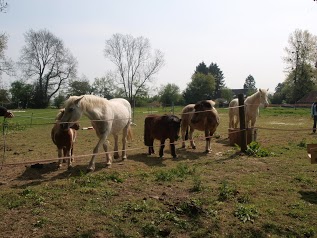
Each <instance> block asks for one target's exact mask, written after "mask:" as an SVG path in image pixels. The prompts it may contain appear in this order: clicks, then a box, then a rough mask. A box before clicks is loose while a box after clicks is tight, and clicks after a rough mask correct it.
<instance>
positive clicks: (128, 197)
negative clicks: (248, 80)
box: [0, 107, 317, 238]
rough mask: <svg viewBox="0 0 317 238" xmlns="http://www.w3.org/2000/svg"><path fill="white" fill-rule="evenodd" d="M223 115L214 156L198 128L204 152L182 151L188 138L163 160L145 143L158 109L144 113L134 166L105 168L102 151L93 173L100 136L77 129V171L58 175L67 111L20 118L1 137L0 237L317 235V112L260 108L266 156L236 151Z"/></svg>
mask: <svg viewBox="0 0 317 238" xmlns="http://www.w3.org/2000/svg"><path fill="white" fill-rule="evenodd" d="M181 109H182V108H176V109H175V115H178V116H179V114H180V112H181ZM155 110H158V111H157V112H154V113H158V114H163V113H164V110H163V109H155ZM217 110H218V112H219V117H220V125H219V127H218V129H217V131H216V133H215V134H216V136H214V137H213V138H212V140H211V148H212V152H211V153H210V154H205V153H203V152H204V151H205V141H204V139H203V134H204V133H203V132H199V131H195V133H194V139H195V142H196V146H197V148H196V150H193V149H191V148H189V143H186V144H187V148H186V149H181V141H180V140H179V141H177V145H176V151H177V154H178V159H173V158H172V156H171V155H170V154H171V153H170V151H169V149H168V148H169V147H168V141H166V146H165V150H166V151H165V153H164V154H165V158H164V159H160V158H158V157H159V156H158V153H156V154H155V155H151V156H148V155H147V147H146V146H145V145H144V144H143V127H144V118H145V116H146V115H147V113H153V111H147V109H146V108H137V109H135V114H134V123H135V124H136V126H134V127H132V129H133V134H134V139H133V140H132V141H131V142H128V147H127V150H128V151H127V156H128V158H127V160H125V161H124V162H122V161H121V160H117V161H116V160H114V162H113V164H112V167H111V168H106V166H105V154H102V152H101V150H100V152H101V154H100V155H98V156H97V159H96V169H95V171H94V172H92V173H86V168H87V165H88V162H89V161H90V158H91V153H92V150H93V147H94V146H95V144H96V142H97V140H98V139H97V137H96V135H95V132H94V131H93V130H79V131H78V136H77V141H76V143H75V146H74V155H75V162H74V163H73V166H74V167H73V168H72V169H71V170H67V166H66V164H64V165H63V166H62V168H61V169H57V150H56V146H55V145H54V144H53V143H52V141H51V138H50V131H51V128H52V126H53V124H52V123H53V122H54V118H55V115H56V114H57V111H58V110H57V109H55V110H53V109H47V110H27V111H26V112H15V113H14V114H15V116H16V117H15V118H13V119H9V120H7V121H8V122H9V125H8V127H9V130H8V133H7V134H6V135H5V136H3V135H1V136H2V139H1V144H0V148H1V151H2V152H3V155H4V156H1V164H2V163H3V164H4V165H3V166H2V169H1V170H0V215H1V219H0V237H16V238H17V237H47V238H48V237H52V238H57V237H69V238H71V237H72V238H73V237H78V238H79V237H80V238H88V237H317V164H310V163H309V162H308V158H307V153H306V144H308V143H317V134H311V131H312V130H311V128H312V123H313V122H312V119H311V118H310V111H309V110H310V109H296V110H295V109H292V108H274V107H269V108H266V109H263V108H261V109H260V117H259V118H258V121H257V123H256V126H257V127H260V128H259V129H258V135H257V141H258V142H259V145H260V147H261V148H263V149H265V150H267V151H268V152H269V156H266V157H255V156H248V155H246V154H240V153H238V152H239V149H237V148H236V147H234V146H229V145H228V144H229V141H228V123H229V120H228V109H217ZM30 115H32V117H31V116H30ZM80 126H81V128H82V127H88V126H90V122H89V120H88V119H87V118H85V117H83V118H82V119H81V121H80ZM109 140H110V145H111V146H110V150H111V148H113V147H112V146H113V138H112V137H110V138H109ZM119 142H121V139H119ZM4 145H6V150H5V152H4ZM155 146H157V147H156V151H159V150H158V146H159V142H158V141H155ZM119 148H121V143H120V144H119ZM42 160H43V161H42ZM44 160H45V162H44ZM18 163H22V164H18ZM23 163H25V164H23ZM8 164H16V165H10V166H9V165H8ZM31 165H33V166H32V167H31ZM34 165H37V166H34ZM33 167H35V168H33Z"/></svg>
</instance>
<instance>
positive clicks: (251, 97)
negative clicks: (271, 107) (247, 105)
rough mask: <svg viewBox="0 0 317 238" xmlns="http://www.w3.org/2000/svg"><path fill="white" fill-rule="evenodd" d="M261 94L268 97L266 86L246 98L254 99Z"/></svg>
mask: <svg viewBox="0 0 317 238" xmlns="http://www.w3.org/2000/svg"><path fill="white" fill-rule="evenodd" d="M260 95H263V96H264V97H266V95H267V90H266V89H264V88H260V89H259V90H258V91H257V92H255V93H253V94H252V95H250V96H248V97H247V98H246V100H248V101H250V100H251V101H252V100H253V99H254V98H256V97H259V96H260Z"/></svg>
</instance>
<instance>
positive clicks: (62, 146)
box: [51, 109, 79, 169]
mask: <svg viewBox="0 0 317 238" xmlns="http://www.w3.org/2000/svg"><path fill="white" fill-rule="evenodd" d="M64 112H65V109H61V110H60V112H59V113H58V114H57V116H56V123H55V125H54V126H53V128H52V130H51V138H52V141H53V143H54V144H55V145H56V147H57V150H58V158H62V157H68V158H67V162H68V169H69V168H71V167H72V162H73V160H74V158H73V149H74V142H75V140H76V136H77V131H76V130H78V129H79V124H78V123H74V124H73V125H72V126H71V127H69V128H68V129H66V130H64V129H63V128H62V124H60V119H61V118H62V116H63V115H64ZM62 162H63V159H60V160H59V162H58V167H61V166H62Z"/></svg>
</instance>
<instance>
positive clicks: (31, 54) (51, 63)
mask: <svg viewBox="0 0 317 238" xmlns="http://www.w3.org/2000/svg"><path fill="white" fill-rule="evenodd" d="M24 37H25V43H26V45H25V46H24V47H23V48H22V51H21V57H20V65H21V68H22V71H23V73H24V74H25V77H26V78H29V79H31V80H33V81H34V82H35V92H34V100H35V105H34V106H35V107H37V108H44V107H47V106H48V104H49V101H50V99H51V98H52V97H53V96H54V95H55V94H56V93H57V92H58V90H59V89H60V88H61V87H62V86H63V85H64V84H65V83H67V81H68V80H69V79H71V78H75V77H76V69H77V61H76V59H75V58H74V57H73V55H72V54H71V53H70V51H69V50H68V49H66V48H65V47H64V43H63V41H62V40H61V39H59V38H57V37H56V36H54V35H53V34H52V33H51V32H49V31H48V30H45V29H44V30H39V31H34V30H29V31H28V32H26V33H25V35H24Z"/></svg>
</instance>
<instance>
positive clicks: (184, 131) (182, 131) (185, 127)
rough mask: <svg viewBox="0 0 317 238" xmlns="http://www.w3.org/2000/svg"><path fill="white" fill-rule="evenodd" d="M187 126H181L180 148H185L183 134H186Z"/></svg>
mask: <svg viewBox="0 0 317 238" xmlns="http://www.w3.org/2000/svg"><path fill="white" fill-rule="evenodd" d="M186 130H187V126H183V125H182V126H181V134H182V148H186V144H185V134H186Z"/></svg>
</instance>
